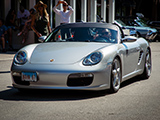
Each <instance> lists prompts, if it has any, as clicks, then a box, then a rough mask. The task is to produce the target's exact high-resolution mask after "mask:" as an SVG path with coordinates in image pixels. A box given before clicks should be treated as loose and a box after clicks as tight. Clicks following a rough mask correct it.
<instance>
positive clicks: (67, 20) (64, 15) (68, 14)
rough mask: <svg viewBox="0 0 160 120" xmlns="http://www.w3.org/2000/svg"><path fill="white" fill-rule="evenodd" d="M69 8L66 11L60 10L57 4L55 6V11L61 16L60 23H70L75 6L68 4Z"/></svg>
mask: <svg viewBox="0 0 160 120" xmlns="http://www.w3.org/2000/svg"><path fill="white" fill-rule="evenodd" d="M68 8H69V10H66V11H65V12H63V11H61V10H58V9H57V7H56V6H54V8H53V10H54V12H55V13H56V14H57V15H59V16H60V23H70V17H71V15H72V13H73V11H74V10H73V8H72V7H71V6H68Z"/></svg>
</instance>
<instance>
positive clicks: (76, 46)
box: [11, 23, 152, 93]
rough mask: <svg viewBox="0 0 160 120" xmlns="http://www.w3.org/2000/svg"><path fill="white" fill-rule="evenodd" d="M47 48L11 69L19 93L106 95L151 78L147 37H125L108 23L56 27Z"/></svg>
mask: <svg viewBox="0 0 160 120" xmlns="http://www.w3.org/2000/svg"><path fill="white" fill-rule="evenodd" d="M39 41H41V43H38V44H31V45H28V46H25V47H24V48H22V49H20V50H19V51H18V52H17V53H16V54H15V56H14V59H13V63H12V66H11V76H12V81H13V86H14V87H15V88H17V89H19V90H26V89H54V90H106V89H109V91H110V92H112V93H115V92H117V91H118V90H119V88H120V84H121V82H123V81H125V80H127V79H129V78H132V77H134V76H140V77H141V78H143V79H147V78H149V77H150V74H151V67H152V65H151V48H150V46H149V44H148V42H147V41H146V40H145V39H144V38H136V37H133V36H124V34H123V31H122V29H120V28H119V27H118V26H116V25H113V24H108V23H70V24H64V25H60V26H58V27H56V28H55V29H54V30H53V32H52V33H51V34H50V35H49V36H47V37H45V36H42V37H41V38H40V39H39Z"/></svg>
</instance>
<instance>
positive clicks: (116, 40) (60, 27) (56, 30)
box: [45, 26, 118, 43]
mask: <svg viewBox="0 0 160 120" xmlns="http://www.w3.org/2000/svg"><path fill="white" fill-rule="evenodd" d="M65 28H67V29H85V28H88V29H93V28H95V29H98V28H100V29H109V30H111V31H112V32H113V31H114V32H115V33H114V37H115V40H114V41H112V42H110V43H118V31H117V30H115V29H111V28H109V27H108V28H105V27H98V26H93V27H91V26H90V27H89V26H85V27H84V26H83V27H82V26H81V27H80V26H74V27H69V26H68V27H63V26H59V27H57V28H55V29H54V30H53V32H52V33H51V34H50V35H49V36H48V37H47V38H46V40H45V42H99V43H109V42H103V41H100V40H99V41H98V40H97V41H95V40H79V41H76V40H75V41H74V40H73V41H69V40H68V41H67V40H59V41H57V40H56V39H52V36H55V35H56V34H57V33H58V32H59V31H60V30H61V29H65ZM93 33H94V34H96V33H95V32H93ZM54 38H55V37H54ZM112 38H113V36H112Z"/></svg>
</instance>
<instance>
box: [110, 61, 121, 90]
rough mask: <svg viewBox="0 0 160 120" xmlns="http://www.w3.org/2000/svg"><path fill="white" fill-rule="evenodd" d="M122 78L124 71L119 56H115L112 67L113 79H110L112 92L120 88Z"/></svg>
mask: <svg viewBox="0 0 160 120" xmlns="http://www.w3.org/2000/svg"><path fill="white" fill-rule="evenodd" d="M121 79H122V72H121V64H120V60H119V59H118V58H115V59H114V60H113V62H112V69H111V81H110V90H109V92H110V93H116V92H118V90H119V89H120V84H121Z"/></svg>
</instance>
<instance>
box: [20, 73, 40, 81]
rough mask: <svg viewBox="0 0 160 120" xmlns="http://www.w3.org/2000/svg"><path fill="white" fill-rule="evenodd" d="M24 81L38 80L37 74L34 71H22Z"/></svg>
mask: <svg viewBox="0 0 160 120" xmlns="http://www.w3.org/2000/svg"><path fill="white" fill-rule="evenodd" d="M22 81H29V82H36V81H37V74H36V73H33V72H22Z"/></svg>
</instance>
